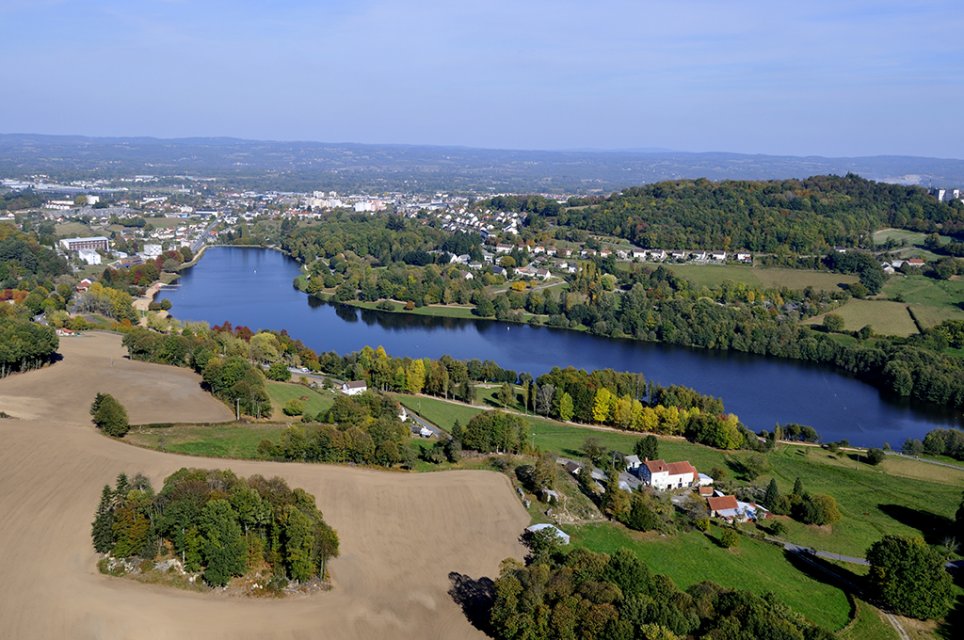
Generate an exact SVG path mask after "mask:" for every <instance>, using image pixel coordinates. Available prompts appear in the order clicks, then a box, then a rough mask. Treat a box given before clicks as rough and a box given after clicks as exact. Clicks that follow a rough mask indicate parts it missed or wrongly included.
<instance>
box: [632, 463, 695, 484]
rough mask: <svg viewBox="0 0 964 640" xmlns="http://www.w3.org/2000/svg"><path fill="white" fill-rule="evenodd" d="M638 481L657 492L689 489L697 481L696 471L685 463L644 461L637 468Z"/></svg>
mask: <svg viewBox="0 0 964 640" xmlns="http://www.w3.org/2000/svg"><path fill="white" fill-rule="evenodd" d="M639 479H640V480H642V481H643V484H646V485H649V486H650V487H652V488H654V489H656V490H657V491H664V490H666V489H681V488H683V487H689V486H691V485H692V484H693V483H695V482H697V481H698V480H699V474H698V473H697V472H696V469H695V468H694V467H693V465H691V464H690V463H689V462H687V461H685V460H684V461H683V462H665V461H663V460H646V461H644V462H643V464H642V465H640V467H639Z"/></svg>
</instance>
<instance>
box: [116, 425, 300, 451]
mask: <svg viewBox="0 0 964 640" xmlns="http://www.w3.org/2000/svg"><path fill="white" fill-rule="evenodd" d="M285 428H287V425H277V424H269V425H246V424H219V425H211V426H202V425H174V426H170V427H135V428H133V429H131V431H130V433H128V434H127V436H125V440H127V441H128V442H130V443H131V444H136V445H139V446H142V447H148V448H150V449H157V450H158V451H166V452H170V453H183V454H185V455H190V456H208V457H212V458H234V459H238V460H256V459H257V458H258V457H259V456H258V445H259V444H261V441H262V440H269V441H271V442H273V443H276V442H278V441H279V440H280V438H281V432H282V431H284V430H285Z"/></svg>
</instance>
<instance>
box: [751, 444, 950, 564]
mask: <svg viewBox="0 0 964 640" xmlns="http://www.w3.org/2000/svg"><path fill="white" fill-rule="evenodd" d="M769 458H770V463H771V465H772V476H773V477H775V478H776V479H777V483H778V485H779V488H780V491H781V492H784V493H787V492H789V491H790V490H791V489H792V488H793V483H794V480H795V479H796V478H800V479H801V481H802V482H803V486H804V489H805V490H806V491H809V492H812V493H826V494H829V495H832V496H833V497H834V498H836V499H837V502H838V503H839V505H840V511H841V513H842V515H843V518H842V519H841V521H840V522H838V523H837V524H834V525H833V526H832V527H827V528H824V527H812V526H806V525H802V524H799V523H796V522H793V521H790V520H789V519H788V520H787V522H786V524H787V529H788V533H787V538H788V539H790V540H792V541H793V542H797V543H799V544H803V545H807V546H812V547H816V548H818V549H823V550H827V551H835V552H837V553H843V554H847V555H855V556H863V555H864V552H865V551H866V550H867V547H869V546H870V545H871V544H872V543H873V542H875V541H877V540H878V539H880V538H881V537H882V536H884V535H885V534H891V533H893V534H902V535H912V534H918V535H920V534H921V532H922V529H924V530H927V531H928V532H929V533H930V535H931V536H932V539H931V542H939V541H940V538H942V537H943V536H944V535H945V534H946V535H950V533H949V526H950V523H951V521H952V519H953V517H954V513H955V511H956V510H957V506H958V504H959V503H960V500H961V491H962V490H964V472H960V471H955V470H953V469H948V468H946V467H938V466H936V465H927V467H926V468H922V469H923V470H918V468H917V466H916V465H925V464H926V463H921V462H916V463H915V462H914V461H911V460H901V459H898V458H896V457H895V458H893V459H891V458H888V459H887V460H886V462H885V463H884V464H883V465H881V467H871V466H869V465H867V464H865V463H863V462H858V461H856V460H853V459H852V458H851V457H850V455H847V454H844V453H841V454H840V455H839V456H832V455H831V454H830V453H829V452H828V451H825V450H822V449H818V448H809V449H806V448H803V447H793V446H782V447H780V448H778V449H777V450H775V451H774V452H772V453H771V454H770V456H769ZM928 473H929V474H932V475H931V476H930V479H925V478H926V475H924V474H928ZM897 474H901V475H897ZM912 475H917V476H919V477H916V478H914V477H909V476H912ZM766 481H769V476H766V477H765V478H764V479H761V480H760V481H758V482H761V483H762V482H766ZM932 525H933V528H932ZM940 527H945V530H944V531H941V530H940Z"/></svg>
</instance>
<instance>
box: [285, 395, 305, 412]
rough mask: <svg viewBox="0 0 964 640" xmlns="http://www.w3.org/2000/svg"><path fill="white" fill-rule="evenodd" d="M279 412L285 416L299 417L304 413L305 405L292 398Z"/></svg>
mask: <svg viewBox="0 0 964 640" xmlns="http://www.w3.org/2000/svg"><path fill="white" fill-rule="evenodd" d="M281 410H282V411H283V412H284V414H285V415H286V416H300V415H301V414H303V413H304V412H305V403H304V402H302V401H301V400H299V399H298V398H292V399H291V400H289V401H288V402H286V403H285V406H284V407H283V408H282V409H281Z"/></svg>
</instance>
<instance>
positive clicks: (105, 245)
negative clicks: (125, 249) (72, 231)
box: [60, 236, 110, 251]
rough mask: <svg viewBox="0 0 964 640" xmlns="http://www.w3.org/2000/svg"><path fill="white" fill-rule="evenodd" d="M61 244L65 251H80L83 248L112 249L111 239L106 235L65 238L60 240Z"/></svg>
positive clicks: (95, 249) (94, 249)
mask: <svg viewBox="0 0 964 640" xmlns="http://www.w3.org/2000/svg"><path fill="white" fill-rule="evenodd" d="M60 246H61V247H63V248H64V251H80V250H81V249H91V250H93V251H110V240H108V239H107V238H105V237H104V236H92V237H90V238H64V239H63V240H61V241H60Z"/></svg>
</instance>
